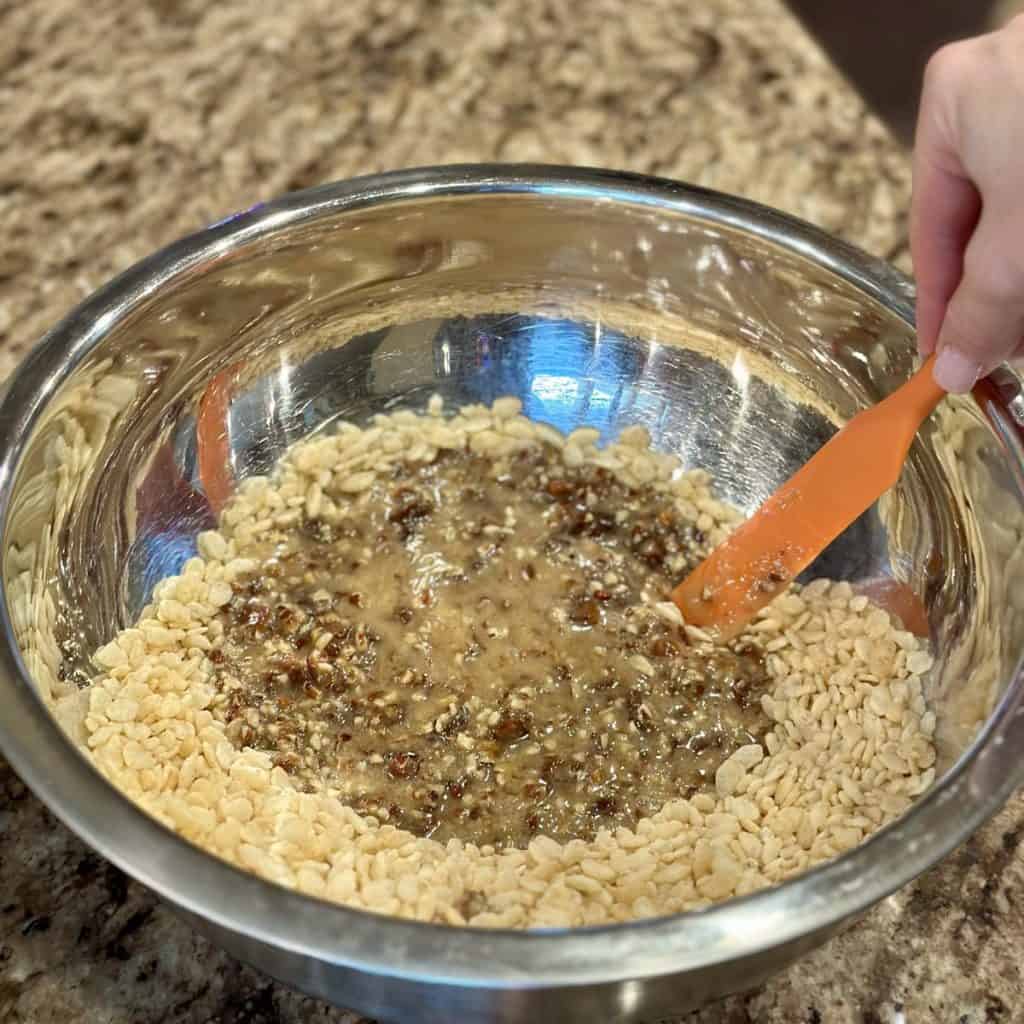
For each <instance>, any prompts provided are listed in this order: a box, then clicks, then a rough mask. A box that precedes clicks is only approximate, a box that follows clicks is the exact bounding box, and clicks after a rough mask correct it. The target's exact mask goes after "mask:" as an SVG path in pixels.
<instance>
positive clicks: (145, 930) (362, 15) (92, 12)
mask: <svg viewBox="0 0 1024 1024" xmlns="http://www.w3.org/2000/svg"><path fill="white" fill-rule="evenodd" d="M0 128H2V134H3V138H4V141H5V145H4V147H3V149H2V151H0V223H2V224H3V228H4V230H3V235H2V238H0V375H4V374H6V373H7V372H9V370H10V369H11V368H12V367H13V365H14V364H15V363H16V361H17V360H18V359H19V358H20V356H21V355H22V354H23V353H24V351H25V350H26V347H27V346H28V345H30V344H31V343H32V342H33V341H34V340H35V339H36V338H37V337H38V336H39V335H40V334H41V333H42V332H43V331H44V330H45V329H46V328H47V327H48V326H50V325H52V324H53V323H54V322H55V321H56V320H57V319H58V318H59V317H60V316H61V315H62V314H63V313H64V312H65V311H66V310H68V309H69V308H70V307H71V306H72V305H73V304H74V303H76V302H77V301H79V300H80V299H81V298H82V297H83V296H84V295H86V294H87V293H88V292H89V291H91V290H92V289H93V288H94V287H96V286H97V285H98V284H100V283H101V282H103V281H104V280H106V279H107V278H109V277H110V276H111V275H112V274H114V273H116V272H117V271H119V270H121V269H123V268H125V267H127V266H128V265H129V264H131V263H132V262H133V261H135V260H136V259H138V258H140V257H142V256H144V255H146V254H147V253H149V252H151V251H152V250H154V249H155V248H157V247H158V246H161V245H163V244H165V243H167V242H169V241H171V240H172V239H174V238H175V237H177V236H179V235H181V234H183V233H185V232H188V231H190V230H193V229H195V228H197V227H200V226H201V225H203V224H204V223H208V222H210V221H212V220H215V219H218V218H219V217H221V216H222V215H224V214H226V213H228V212H230V211H232V210H235V209H239V208H242V207H246V206H249V205H251V204H252V203H253V202H255V201H257V200H260V199H264V198H268V197H271V196H274V195H276V194H279V193H281V192H284V191H288V190H290V189H294V188H299V187H302V186H305V185H309V184H312V183H316V182H320V181H327V180H331V179H335V178H341V177H345V176H349V175H353V174H358V173H365V172H369V171H374V170H379V169H384V168H395V167H402V166H413V165H418V164H429V163H441V162H455V161H474V160H536V161H543V162H564V163H580V164H596V165H604V166H612V167H620V168H627V169H631V170H638V171H647V172H654V173H658V174H663V175H668V176H674V177H678V178H683V179H688V180H691V181H695V182H699V183H701V184H705V185H709V186H711V187H715V188H720V189H724V190H727V191H733V192H739V193H742V194H744V195H748V196H751V197H754V198H756V199H759V200H761V201H764V202H767V203H770V204H773V205H775V206H779V207H782V208H784V209H786V210H789V211H791V212H793V213H796V214H798V215H800V216H802V217H805V218H807V219H809V220H812V221H815V222H817V223H818V224H820V225H822V226H824V227H826V228H828V229H830V230H832V231H835V232H838V233H839V234H841V235H843V236H845V237H846V238H847V239H849V240H851V241H853V242H855V243H857V244H859V245H862V246H864V247H865V248H867V249H869V250H871V251H872V252H874V253H877V254H879V255H881V256H884V257H887V258H890V259H894V260H896V261H897V262H899V263H901V264H903V265H905V264H906V218H905V210H906V205H907V198H908V194H909V173H908V161H907V158H906V154H905V153H904V152H902V151H901V150H900V149H899V148H898V147H896V146H895V145H894V143H893V142H892V141H891V140H890V138H889V137H888V135H887V134H886V132H885V130H884V129H883V128H882V127H881V126H880V125H879V124H878V123H877V122H876V121H875V120H874V119H873V118H872V117H871V116H870V115H868V114H867V112H866V111H865V110H864V108H863V105H862V104H861V103H860V101H859V100H858V99H857V98H856V96H855V95H854V94H853V93H852V92H851V90H850V89H849V87H848V86H847V85H846V84H845V83H844V82H843V81H842V80H841V79H840V78H839V76H838V75H837V74H836V73H835V71H833V70H832V68H831V67H830V65H829V64H828V62H827V61H826V60H825V59H824V58H823V56H822V55H821V54H820V53H819V52H818V51H817V49H816V48H815V46H814V45H813V44H812V43H811V42H810V41H809V40H808V38H807V37H806V35H805V34H804V32H803V30H802V29H801V28H800V27H799V26H798V25H797V23H796V22H795V21H794V20H793V19H792V18H791V17H790V16H789V15H788V14H787V13H786V11H785V10H784V9H783V8H782V7H781V6H780V4H779V2H778V0H704V2H702V3H699V4H698V3H693V2H687V0H634V2H632V3H629V4H623V3H622V2H621V0H587V2H586V3H580V2H578V0H493V2H491V3H488V4H481V3H477V2H473V0H348V2H346V3H338V2H337V0H306V2H304V3H303V4H301V5H300V4H291V5H288V4H276V3H273V2H272V0H262V2H258V3H249V2H245V0H221V2H219V3H217V4H209V3H208V2H206V0H149V2H147V3H128V2H127V0H93V2H92V3H90V4H89V5H81V4H77V3H75V2H73V0H56V2H53V3H45V2H43V0H22V2H21V3H20V4H2V5H0ZM0 714H2V710H0ZM1022 839H1024V802H1022V801H1021V800H1019V799H1018V800H1015V801H1014V802H1013V803H1012V804H1011V806H1010V807H1009V808H1008V809H1007V810H1006V811H1004V812H1003V813H1002V814H1001V815H1000V816H999V818H997V819H996V820H995V821H994V822H993V823H992V824H990V825H989V826H988V827H987V828H985V829H984V830H982V832H981V833H979V834H978V835H977V836H976V837H975V838H974V839H973V840H971V841H970V842H969V843H968V844H966V845H965V846H964V847H963V848H962V849H961V850H960V851H959V852H957V853H956V854H954V855H953V856H952V857H951V858H950V859H949V860H948V861H947V862H946V863H945V864H944V865H942V866H940V867H939V868H936V869H935V870H933V871H932V872H930V873H929V874H927V875H926V876H924V877H923V878H922V879H921V880H920V881H919V882H917V883H916V884H915V885H913V886H911V887H909V888H908V889H906V890H904V891H903V892H901V893H899V894H898V895H896V896H894V897H892V898H891V899H889V900H887V901H885V902H884V903H883V904H882V905H881V906H879V907H878V908H876V909H875V910H874V911H873V912H872V913H871V914H870V915H868V916H867V917H866V918H865V919H864V920H863V921H861V922H860V923H859V924H857V925H856V926H854V927H853V928H851V929H850V930H849V931H847V932H846V933H845V934H843V935H842V936H840V937H839V938H837V939H836V940H834V941H833V942H832V943H830V944H829V945H828V946H826V947H824V948H823V949H821V950H819V951H818V952H817V953H814V954H812V955H810V956H808V957H806V958H805V959H804V960H802V961H801V962H800V963H799V964H797V965H796V966H794V967H793V968H791V969H790V970H788V971H786V972H785V973H783V974H781V975H779V976H778V977H777V978H775V979H774V980H773V981H772V982H770V983H769V984H768V985H767V986H765V987H764V988H763V989H761V990H760V991H757V992H754V993H751V994H749V995H746V996H740V997H734V998H733V999H731V1000H728V1001H726V1002H724V1003H721V1004H719V1005H717V1006H714V1007H711V1008H708V1009H706V1010H704V1011H701V1012H700V1013H698V1014H696V1015H694V1016H693V1017H691V1018H690V1020H691V1022H692V1024H734V1022H735V1024H740V1022H749V1021H756V1022H771V1024H783V1022H786V1024H792V1022H797V1024H799V1022H808V1024H833V1022H834V1024H854V1022H856V1024H888V1022H890V1021H891V1022H893V1024H896V1022H902V1021H928V1022H932V1021H936V1022H941V1021H950V1022H954V1024H956V1022H965V1024H966V1022H970V1024H981V1022H993V1021H998V1022H1002V1021H1005V1022H1009V1021H1013V1020H1020V1019H1022V1017H1021V1014H1022V1013H1024V1011H1022V1010H1021V1009H1020V1008H1019V1004H1020V1003H1021V1002H1022V995H1024V986H1022V982H1021V976H1020V968H1019V966H1018V959H1019V950H1020V949H1021V948H1022V944H1024V927H1022V924H1021V922H1020V920H1019V919H1018V916H1017V907H1018V906H1019V905H1021V904H1022V903H1024V858H1022V857H1021V856H1019V855H1018V847H1019V845H1020V843H1021V841H1022ZM0 1020H3V1021H5V1022H11V1024H14V1022H23V1024H57V1022H64V1021H69V1022H70V1021H88V1022H90V1024H114V1022H118V1024H120V1022H129V1021H131V1022H137V1024H156V1022H167V1024H174V1022H181V1024H186V1022H188V1024H190V1022H200V1021H217V1022H225V1024H243V1022H249V1024H276V1022H289V1024H291V1022H299V1021H302V1022H309V1021H323V1022H328V1021H330V1022H342V1021H348V1022H353V1021H356V1020H357V1018H356V1017H354V1016H353V1015H351V1014H346V1013H344V1012H342V1011H338V1010H333V1009H331V1008H328V1007H326V1006H324V1005H323V1004H320V1003H317V1002H315V1001H313V1000H310V999H306V998H304V997H302V996H299V995H296V994H295V993H293V992H290V991H289V990H287V989H285V988H283V987H282V986H279V985H276V984H274V983H272V982H270V981H269V980H268V979H267V978H265V977H264V976H262V975H260V974H258V973H257V972H255V971H253V970H251V969H249V968H246V967H243V966H241V965H240V964H238V963H236V962H234V961H233V960H231V959H230V958H228V957H227V956H226V955H225V954H222V953H221V952H220V951H219V950H217V949H216V948H214V947H212V946H210V945H209V944H208V943H207V942H206V941H205V940H203V939H201V938H199V937H197V936H196V935H195V934H194V933H193V932H192V930H191V929H190V928H189V927H188V926H187V925H185V924H184V923H182V922H181V921H179V920H178V919H177V918H175V917H174V916H173V915H172V914H171V913H170V912H169V911H168V910H167V909H166V908H165V907H164V906H163V905H162V904H160V903H159V902H157V901H156V900H155V899H154V898H153V897H152V896H150V895H149V894H148V893H147V892H146V891H144V890H143V889H141V888H140V887H139V886H137V885H135V884H134V883H132V882H129V881H128V880H127V879H126V878H125V876H124V875H122V874H121V873H120V872H119V871H117V870H116V869H115V868H113V867H111V866H110V865H108V864H107V863H105V862H104V861H103V860H102V859H101V858H99V857H98V856H96V855H95V854H93V853H92V852H91V851H90V850H89V849H88V848H86V847H85V846H83V845H82V844H81V843H80V842H79V841H78V840H77V839H75V838H74V837H73V836H72V835H71V834H70V833H69V832H67V831H66V830H65V829H64V828H63V826H61V825H60V824H59V823H58V822H57V821H55V820H54V818H53V817H52V816H51V815H50V814H49V813H48V812H47V811H46V810H45V808H44V807H43V806H42V805H41V804H40V803H39V802H38V801H37V800H35V798H34V797H33V796H32V795H31V794H30V793H29V792H28V791H27V790H26V789H25V787H24V786H23V785H22V784H21V783H20V782H19V781H18V779H17V778H16V777H15V775H14V774H13V772H12V771H11V770H10V769H9V768H8V767H7V766H6V765H5V764H4V763H3V762H2V760H0Z"/></svg>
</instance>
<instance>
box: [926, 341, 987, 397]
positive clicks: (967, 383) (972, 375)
mask: <svg viewBox="0 0 1024 1024" xmlns="http://www.w3.org/2000/svg"><path fill="white" fill-rule="evenodd" d="M932 376H933V377H934V378H935V383H936V384H938V385H939V387H940V388H942V390H943V391H948V392H949V393H950V394H953V395H962V394H965V393H966V392H968V391H970V390H971V388H973V387H974V385H975V384H977V383H978V378H979V377H980V376H981V365H980V364H979V363H976V362H975V361H974V360H973V359H969V358H968V357H967V356H965V355H964V354H963V353H962V352H958V351H957V350H956V349H955V348H944V349H943V350H942V351H941V352H940V353H939V358H938V359H936V360H935V369H934V371H933V373H932Z"/></svg>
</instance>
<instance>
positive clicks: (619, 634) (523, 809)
mask: <svg viewBox="0 0 1024 1024" xmlns="http://www.w3.org/2000/svg"><path fill="white" fill-rule="evenodd" d="M493 467H494V463H493V460H490V459H488V458H485V457H481V456H478V455H474V454H470V453H468V452H463V451H455V452H441V453H440V454H439V455H438V457H437V459H436V460H435V461H433V462H432V463H430V464H428V465H416V466H413V465H409V464H406V463H404V462H400V463H398V464H397V466H396V468H395V469H394V470H393V471H392V472H391V475H390V477H389V478H386V479H378V481H377V482H376V483H374V485H373V487H372V488H371V489H370V490H369V491H368V492H366V493H365V494H364V495H362V496H361V498H360V500H358V501H355V502H353V503H352V506H351V508H350V509H349V510H348V512H347V514H346V516H345V517H344V518H343V519H342V521H341V522H340V524H338V523H336V524H333V525H332V524H328V523H327V522H325V521H322V520H319V519H309V518H308V517H305V516H304V517H303V518H302V519H301V520H300V522H299V524H298V525H296V526H295V527H294V528H290V529H287V530H280V529H279V530H276V531H275V532H272V533H269V534H268V535H266V536H265V537H264V539H263V540H262V541H261V542H260V543H259V544H250V545H249V549H248V550H247V554H248V555H250V556H251V555H253V554H254V553H255V554H256V555H257V556H258V562H259V567H258V569H257V570H256V571H254V572H252V573H250V574H248V575H247V576H245V577H243V578H242V579H240V580H238V581H236V583H235V585H234V596H233V598H232V600H231V601H230V603H229V605H228V606H227V607H226V608H225V609H224V611H223V612H222V613H221V620H222V623H223V626H224V638H223V641H222V642H221V644H220V645H219V646H218V647H217V648H215V649H214V651H213V652H212V653H211V658H212V660H213V662H214V664H215V666H216V673H215V683H216V686H217V688H218V690H219V695H218V698H217V700H216V701H215V707H214V710H215V713H216V714H218V715H219V716H220V717H221V718H222V720H224V721H226V722H227V723H228V735H229V737H230V738H231V739H232V740H234V741H235V742H236V743H237V744H238V745H241V746H252V747H256V748H258V749H264V750H268V751H270V752H271V753H272V754H273V756H274V760H275V761H276V762H277V763H278V764H280V765H281V766H282V767H284V768H285V769H286V770H287V771H288V772H289V773H290V774H291V775H292V776H293V777H294V778H295V779H296V781H297V782H298V783H299V784H300V785H301V786H302V787H303V788H307V789H310V790H314V789H318V788H320V787H321V786H322V785H329V786H332V787H334V788H336V789H338V790H339V791H340V793H341V795H342V797H343V799H344V800H345V802H346V803H349V804H350V805H351V806H353V807H354V808H356V809H357V810H359V811H361V812H363V813H366V814H370V815H372V816H374V817H376V818H377V819H378V820H380V821H382V822H387V823H390V824H393V825H396V826H398V827H401V828H404V829H407V830H409V831H411V832H413V833H416V834H417V835H421V836H430V837H432V838H435V839H438V840H440V841H445V840H447V839H449V838H452V837H457V838H459V839H462V840H465V841H469V842H475V843H477V844H480V845H492V846H495V847H499V846H518V847H522V846H525V845H526V844H527V843H529V841H530V840H531V839H532V838H533V837H534V836H536V835H538V834H543V835H547V836H551V837H553V838H554V839H556V840H559V841H567V840H569V839H573V838H583V839H589V838H592V837H593V836H594V835H595V833H596V831H597V829H598V828H601V827H614V826H617V825H629V826H631V825H634V824H635V823H636V822H637V821H638V820H639V819H641V818H644V817H648V816H650V815H652V814H654V813H656V812H657V811H658V810H659V809H660V808H661V807H662V806H663V805H664V804H665V803H666V802H667V801H669V800H670V799H672V798H676V797H679V796H691V795H693V794H694V793H695V792H698V791H701V790H705V789H713V785H714V774H715V770H716V768H717V767H718V766H719V765H720V764H721V763H722V762H723V761H724V760H725V759H726V758H727V757H728V756H729V755H730V754H731V753H732V752H733V751H734V750H736V749H737V748H738V747H740V746H743V745H744V744H748V743H751V742H753V741H755V740H759V739H760V738H761V737H762V736H763V735H764V733H765V732H766V731H767V729H768V727H769V725H770V723H769V721H768V719H767V718H766V716H765V714H764V712H763V711H762V709H761V702H760V696H761V693H762V692H763V691H764V689H765V687H766V686H767V678H766V673H765V670H764V666H763V663H762V660H761V657H760V654H759V652H758V651H757V650H755V649H754V648H753V647H750V646H749V642H748V646H746V647H743V646H733V647H729V648H725V647H723V648H719V649H715V650H714V652H713V653H711V654H707V653H706V652H705V653H697V652H696V651H694V650H693V649H691V648H690V647H689V646H688V645H687V644H686V642H685V639H684V638H683V637H682V634H681V632H680V630H679V629H678V627H676V626H674V625H671V624H668V623H666V622H664V621H662V620H661V619H659V618H657V617H656V616H654V615H653V614H651V612H650V611H649V604H650V601H651V600H664V599H665V598H666V596H667V594H668V592H669V591H670V590H671V587H672V585H673V584H674V583H675V582H676V581H678V580H679V579H680V578H682V576H683V575H685V573H686V571H687V570H688V569H689V568H690V567H692V565H694V564H695V563H696V561H697V560H699V559H700V558H701V557H702V556H703V554H704V553H705V549H706V541H705V538H704V537H703V536H702V534H701V533H700V531H698V530H697V529H696V528H695V527H694V525H693V524H692V523H690V522H687V521H684V520H683V519H681V518H680V516H679V513H678V512H677V510H676V507H675V505H674V503H673V500H672V497H671V495H670V494H666V493H665V492H663V491H659V490H655V489H654V488H635V489H634V488H629V487H626V486H625V485H624V484H623V483H621V482H619V481H618V480H617V479H616V478H615V477H613V476H612V475H611V474H610V473H609V472H607V471H606V470H604V469H601V468H598V467H595V466H593V465H584V466H582V467H578V468H569V467H567V466H566V465H564V464H563V463H562V462H561V458H560V455H559V453H558V452H557V451H556V450H555V449H554V448H551V447H549V446H544V447H542V448H539V449H532V450H527V451H524V452H522V453H520V454H519V455H517V456H516V457H515V458H513V459H511V461H509V462H506V463H505V464H504V465H503V469H502V475H498V476H496V475H495V474H494V468H493Z"/></svg>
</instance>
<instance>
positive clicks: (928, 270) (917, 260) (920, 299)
mask: <svg viewBox="0 0 1024 1024" xmlns="http://www.w3.org/2000/svg"><path fill="white" fill-rule="evenodd" d="M961 52H962V50H961V49H960V48H958V47H957V46H951V47H947V48H946V49H944V50H940V51H939V52H938V53H937V54H936V55H935V56H934V57H933V58H932V60H931V62H930V63H929V65H928V70H927V72H926V74H925V83H924V89H923V91H922V94H921V107H920V112H919V114H918V121H917V131H916V136H915V141H914V178H913V180H914V191H913V196H912V199H911V205H910V251H911V256H912V258H913V261H914V276H915V278H916V279H917V337H918V347H919V349H920V351H921V354H922V355H927V354H928V353H930V352H932V351H933V350H934V348H935V344H936V341H937V338H938V334H939V329H940V327H941V325H942V320H943V316H944V314H945V310H946V304H947V303H948V302H949V300H950V298H951V297H952V295H953V293H954V292H955V291H956V287H957V285H958V284H959V282H960V277H961V275H962V273H963V254H964V249H965V247H966V245H967V242H968V240H969V239H970V237H971V233H972V232H973V231H974V228H975V226H976V224H977V221H978V215H979V212H980V210H981V199H980V196H979V194H978V190H977V189H976V188H975V186H974V185H973V183H972V182H971V181H970V180H969V178H968V176H967V174H966V172H965V170H964V168H963V164H962V163H961V161H960V157H959V155H958V140H957V131H956V128H957V124H956V97H957V92H958V82H959V80H960V78H959V75H958V66H959V63H960V61H961V59H962V58H961V57H960V54H961Z"/></svg>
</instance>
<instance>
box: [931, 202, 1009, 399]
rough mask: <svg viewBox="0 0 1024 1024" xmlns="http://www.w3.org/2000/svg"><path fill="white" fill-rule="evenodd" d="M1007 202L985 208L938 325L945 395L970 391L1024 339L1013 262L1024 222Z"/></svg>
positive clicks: (938, 375)
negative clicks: (957, 281) (958, 279)
mask: <svg viewBox="0 0 1024 1024" xmlns="http://www.w3.org/2000/svg"><path fill="white" fill-rule="evenodd" d="M1006 198H1007V199H1008V200H1009V201H1008V202H1005V201H1000V198H999V197H998V196H997V197H994V198H993V199H992V201H991V202H990V203H986V205H985V208H984V210H983V211H982V215H981V219H980V221H979V222H978V226H977V228H976V229H975V231H974V234H973V235H972V237H971V240H970V242H969V243H968V245H967V250H966V252H965V255H964V261H963V275H962V277H961V279H960V282H959V284H958V285H957V287H956V290H955V291H954V293H953V296H952V298H951V299H950V301H949V305H948V306H947V308H946V312H945V316H944V317H943V320H942V326H941V328H940V331H939V336H938V343H937V347H938V359H937V360H936V364H935V380H936V382H937V383H938V384H939V386H940V387H942V388H943V389H945V390H946V391H950V392H954V393H963V392H966V391H969V390H970V389H971V388H972V387H973V386H974V384H975V383H976V381H977V380H978V378H979V377H980V376H981V375H983V374H985V373H988V372H989V371H990V370H992V369H993V368H994V367H995V366H997V365H999V364H1000V363H1002V362H1004V361H1006V360H1007V359H1010V358H1011V357H1012V356H1014V354H1015V353H1016V352H1017V351H1018V350H1019V348H1020V346H1021V339H1024V262H1022V261H1021V260H1020V259H1019V258H1018V257H1017V253H1018V251H1019V248H1020V244H1021V242H1020V240H1021V238H1024V234H1022V232H1024V216H1022V215H1021V214H1020V213H1019V212H1018V207H1019V204H1018V203H1015V202H1014V201H1013V199H1012V197H1006Z"/></svg>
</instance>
